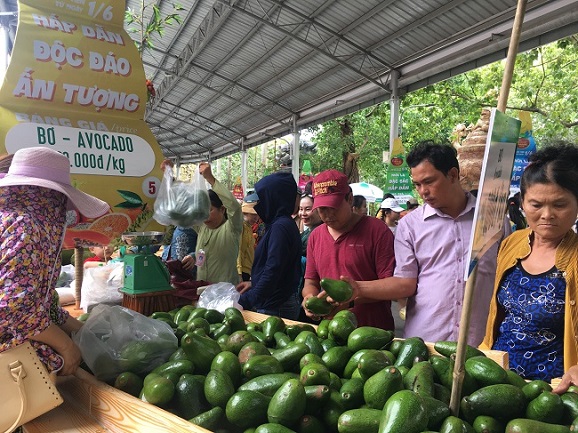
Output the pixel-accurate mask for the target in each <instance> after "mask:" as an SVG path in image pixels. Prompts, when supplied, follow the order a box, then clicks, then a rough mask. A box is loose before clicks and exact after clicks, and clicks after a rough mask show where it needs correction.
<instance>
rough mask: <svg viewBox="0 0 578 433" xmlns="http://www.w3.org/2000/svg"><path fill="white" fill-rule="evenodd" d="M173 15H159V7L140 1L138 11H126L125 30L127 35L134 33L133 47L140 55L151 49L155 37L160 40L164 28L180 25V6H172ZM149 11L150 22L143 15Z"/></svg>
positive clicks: (181, 8)
mask: <svg viewBox="0 0 578 433" xmlns="http://www.w3.org/2000/svg"><path fill="white" fill-rule="evenodd" d="M172 7H173V13H171V14H168V15H165V16H164V17H163V16H162V14H161V10H160V8H159V6H157V5H156V4H153V2H148V3H147V2H146V1H145V0H141V4H140V7H139V8H138V9H130V8H129V9H127V10H126V11H125V14H124V22H125V26H126V30H127V32H129V33H136V34H137V39H135V41H134V42H135V45H136V47H137V49H138V51H139V53H141V55H142V53H143V52H144V51H145V50H147V49H150V48H153V47H154V45H153V39H154V38H155V37H157V38H162V36H163V34H164V31H165V27H166V26H170V25H173V24H174V23H177V24H181V22H182V20H181V16H180V15H179V11H182V10H184V8H183V7H182V6H181V5H178V4H175V3H173V4H172ZM149 8H150V9H151V17H150V20H148V22H147V20H146V18H145V17H146V15H145V13H146V12H148V11H147V9H149Z"/></svg>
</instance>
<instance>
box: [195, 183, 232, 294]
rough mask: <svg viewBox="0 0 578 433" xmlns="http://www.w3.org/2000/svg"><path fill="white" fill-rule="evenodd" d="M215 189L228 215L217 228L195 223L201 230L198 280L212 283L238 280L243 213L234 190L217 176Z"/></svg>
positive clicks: (198, 252)
mask: <svg viewBox="0 0 578 433" xmlns="http://www.w3.org/2000/svg"><path fill="white" fill-rule="evenodd" d="M212 189H213V191H214V192H215V193H216V194H217V195H218V196H219V198H220V199H221V201H222V202H223V206H225V208H226V209H227V219H226V220H225V222H224V223H223V224H221V225H220V226H219V227H217V228H215V229H210V228H208V227H207V226H206V225H204V224H203V225H200V226H196V227H195V230H196V231H197V233H198V235H199V236H198V238H197V250H196V256H197V257H196V258H197V264H200V263H199V262H201V263H202V264H200V266H198V268H197V280H203V281H208V282H210V283H220V282H229V283H231V284H233V285H236V284H238V282H239V275H238V273H237V256H238V255H239V243H240V239H241V232H242V231H243V214H242V213H241V205H240V204H239V202H238V201H237V199H235V197H233V194H231V192H230V191H229V190H228V189H227V188H226V187H225V186H224V185H223V184H222V183H220V182H219V181H218V180H215V183H214V184H213V187H212Z"/></svg>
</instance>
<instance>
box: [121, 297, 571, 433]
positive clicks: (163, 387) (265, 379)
mask: <svg viewBox="0 0 578 433" xmlns="http://www.w3.org/2000/svg"><path fill="white" fill-rule="evenodd" d="M152 317H153V318H155V319H158V320H162V321H165V322H167V323H168V324H169V325H170V326H171V327H172V328H173V329H174V331H175V333H176V335H177V337H178V338H179V341H180V347H179V348H178V349H177V350H176V351H175V352H174V353H173V354H172V355H171V356H170V358H169V359H167V361H166V362H165V363H163V364H162V365H159V366H157V367H156V368H154V369H152V371H150V373H148V374H146V375H145V376H143V375H141V376H139V375H136V374H135V373H134V372H131V371H126V372H124V373H122V374H120V375H119V376H118V377H117V378H116V380H115V382H114V386H115V387H116V388H119V389H121V390H123V391H125V392H128V393H130V394H132V395H134V396H136V397H139V398H141V399H142V400H143V401H147V402H149V403H152V404H155V405H158V406H160V407H162V408H164V409H166V410H168V411H170V412H172V413H174V414H176V415H179V416H181V417H183V418H185V419H187V420H189V421H190V422H192V423H194V424H197V425H199V426H201V427H204V428H206V429H208V430H211V431H214V432H230V433H249V432H254V433H286V432H297V433H331V432H340V433H420V432H424V433H425V432H434V431H435V432H440V433H453V432H460V433H468V432H476V433H482V432H483V433H504V432H507V433H568V432H570V431H578V393H575V392H573V391H574V390H569V392H567V393H565V394H563V395H561V396H558V395H556V394H554V393H552V392H551V390H552V388H551V386H550V384H548V383H546V382H544V381H541V380H534V381H531V382H527V381H525V380H524V379H522V378H521V377H520V376H518V375H517V374H516V373H514V372H512V371H506V370H504V369H503V368H502V367H501V366H500V365H499V364H497V363H496V362H495V361H493V360H492V359H490V358H488V357H486V356H485V355H484V354H483V353H482V352H480V351H479V350H477V349H475V348H473V347H468V348H467V352H466V362H465V377H464V381H463V389H462V399H461V409H460V414H459V417H455V416H452V415H451V413H450V409H449V406H448V404H449V400H450V388H451V384H452V370H453V358H454V355H453V354H454V353H455V351H456V343H455V342H449V341H439V342H437V343H435V349H436V351H437V354H431V355H430V353H429V351H428V347H427V345H426V344H425V343H424V341H423V340H421V339H420V338H417V337H414V338H408V339H405V340H398V339H394V338H393V337H394V335H393V332H391V331H385V330H382V329H378V328H373V327H357V323H356V319H355V316H354V315H353V314H352V313H351V312H350V311H348V310H344V311H340V312H339V313H337V314H336V315H335V316H334V317H333V318H332V319H330V320H329V319H325V320H322V321H321V323H320V324H319V325H318V326H317V328H314V327H313V326H311V325H309V324H293V325H286V324H285V322H284V321H283V320H282V319H280V318H279V317H274V316H268V317H267V318H266V319H265V320H264V321H263V322H261V323H245V320H244V318H243V315H242V313H241V312H240V311H239V310H237V309H235V308H229V309H227V310H226V311H225V312H224V314H223V313H220V312H218V311H216V310H207V309H204V308H195V307H193V306H185V307H182V308H180V309H177V310H175V311H171V312H169V313H165V312H162V313H161V312H159V313H154V314H153V315H152ZM126 356H127V357H130V356H132V355H131V354H130V353H128V354H126ZM134 356H135V357H137V358H139V360H140V358H141V354H140V353H136V352H135V353H134ZM127 365H130V363H127Z"/></svg>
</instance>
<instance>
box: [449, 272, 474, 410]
mask: <svg viewBox="0 0 578 433" xmlns="http://www.w3.org/2000/svg"><path fill="white" fill-rule="evenodd" d="M477 274H478V265H477V263H476V265H475V266H474V269H473V270H472V272H471V273H470V276H469V277H468V279H467V281H466V288H465V291H464V299H463V301H462V314H461V318H460V331H459V334H458V346H457V348H456V358H455V360H454V371H453V373H452V391H451V396H450V410H451V411H452V415H454V416H458V415H459V411H460V397H461V393H462V384H463V381H464V376H465V369H464V364H465V357H466V347H467V344H468V334H469V332H468V331H469V329H470V316H471V315H470V312H471V309H472V308H471V307H472V299H473V298H474V289H475V286H476V277H477Z"/></svg>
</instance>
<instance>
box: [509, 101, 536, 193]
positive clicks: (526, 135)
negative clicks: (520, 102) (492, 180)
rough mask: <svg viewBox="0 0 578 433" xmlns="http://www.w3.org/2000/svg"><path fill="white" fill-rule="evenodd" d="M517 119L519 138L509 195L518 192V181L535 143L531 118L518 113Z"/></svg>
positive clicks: (526, 113)
mask: <svg viewBox="0 0 578 433" xmlns="http://www.w3.org/2000/svg"><path fill="white" fill-rule="evenodd" d="M518 118H519V119H520V121H521V122H522V126H521V127H520V136H519V137H518V145H517V146H516V157H515V159H514V169H513V170H512V181H511V183H510V195H514V194H515V193H517V192H518V191H520V180H521V179H522V173H523V171H524V169H525V168H526V166H527V165H528V158H529V157H530V155H531V154H533V153H535V152H536V141H535V140H534V136H533V135H532V117H531V116H530V113H529V112H527V111H520V114H519V115H518Z"/></svg>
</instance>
